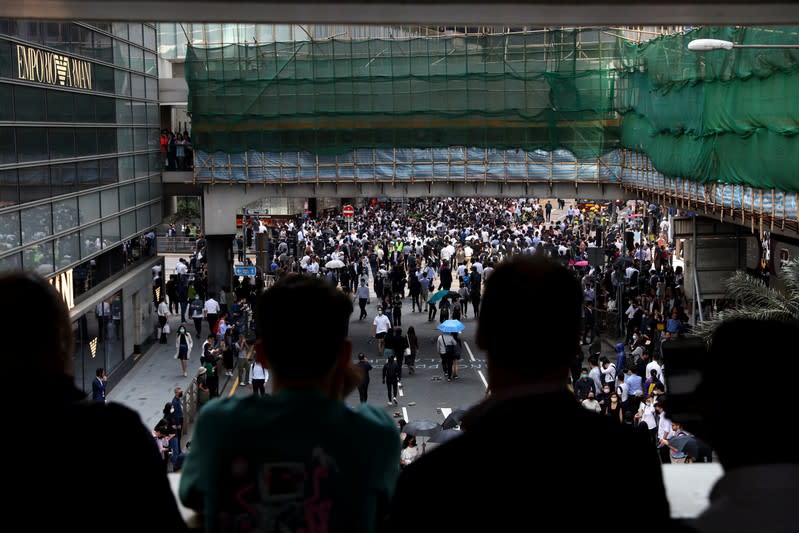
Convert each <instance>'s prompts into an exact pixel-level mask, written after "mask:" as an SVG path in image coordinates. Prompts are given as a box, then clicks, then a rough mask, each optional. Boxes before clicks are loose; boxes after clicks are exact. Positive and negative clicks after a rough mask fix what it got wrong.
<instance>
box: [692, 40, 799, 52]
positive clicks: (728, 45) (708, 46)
mask: <svg viewBox="0 0 799 533" xmlns="http://www.w3.org/2000/svg"><path fill="white" fill-rule="evenodd" d="M733 48H799V44H738V43H734V42H732V41H723V40H721V39H694V40H693V41H691V42H690V43H688V50H691V51H692V52H707V51H709V50H732V49H733Z"/></svg>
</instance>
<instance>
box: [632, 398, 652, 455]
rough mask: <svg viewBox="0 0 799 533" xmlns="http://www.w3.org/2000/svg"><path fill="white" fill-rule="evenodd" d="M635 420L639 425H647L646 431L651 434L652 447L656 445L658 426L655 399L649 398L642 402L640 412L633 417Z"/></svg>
mask: <svg viewBox="0 0 799 533" xmlns="http://www.w3.org/2000/svg"><path fill="white" fill-rule="evenodd" d="M633 420H634V421H635V423H637V424H639V425H640V424H646V429H647V431H648V432H649V440H650V441H651V442H652V446H654V445H655V442H656V439H657V430H658V424H657V420H656V419H655V399H654V397H652V396H649V397H648V398H646V399H643V400H642V401H641V404H640V405H639V407H638V412H637V413H635V415H634V416H633Z"/></svg>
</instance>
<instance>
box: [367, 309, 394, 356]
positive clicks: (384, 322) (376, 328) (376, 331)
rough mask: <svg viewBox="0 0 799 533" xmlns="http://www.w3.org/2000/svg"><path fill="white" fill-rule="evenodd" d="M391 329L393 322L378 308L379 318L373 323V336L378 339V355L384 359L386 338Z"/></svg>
mask: <svg viewBox="0 0 799 533" xmlns="http://www.w3.org/2000/svg"><path fill="white" fill-rule="evenodd" d="M389 329H391V320H389V319H388V317H387V316H386V315H384V314H383V308H382V307H378V308H377V316H376V317H375V319H374V321H373V322H372V336H373V337H374V338H375V339H377V343H376V344H377V355H378V357H383V349H384V348H385V338H386V334H387V333H388V330H389Z"/></svg>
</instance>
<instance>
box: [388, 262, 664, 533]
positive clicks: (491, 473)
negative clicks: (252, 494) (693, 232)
mask: <svg viewBox="0 0 799 533" xmlns="http://www.w3.org/2000/svg"><path fill="white" fill-rule="evenodd" d="M520 301H522V302H525V301H539V302H546V305H544V306H530V307H528V308H526V309H525V311H524V312H520V311H519V310H518V302H520ZM582 301H583V297H582V292H581V290H580V286H579V283H578V282H577V280H576V279H575V278H574V277H573V276H572V275H571V274H570V273H569V272H568V271H567V270H566V269H565V268H564V267H562V266H559V265H556V264H554V263H552V262H549V261H547V260H545V259H542V258H535V257H530V256H527V257H521V256H519V257H516V258H514V259H512V260H510V261H508V262H505V263H502V264H501V265H499V266H498V267H497V268H496V270H495V271H494V272H493V273H492V275H491V277H490V278H489V279H488V280H487V281H486V282H485V286H484V293H483V298H482V305H483V307H482V310H481V311H480V318H479V322H478V327H477V344H478V346H479V347H480V348H482V349H483V350H484V351H485V352H486V354H487V360H488V386H489V388H490V390H491V395H490V397H488V398H487V399H486V400H484V401H483V402H482V403H481V404H479V405H478V406H476V407H475V408H473V409H472V410H470V411H469V412H468V413H467V414H466V416H465V417H464V419H463V422H462V424H461V428H462V429H463V435H460V436H458V437H456V438H454V439H452V440H450V441H449V442H446V443H444V444H441V445H439V446H437V447H436V448H435V449H434V450H433V451H432V452H430V453H428V454H425V455H422V457H421V458H419V459H417V460H416V461H414V462H413V463H412V464H410V465H408V466H407V467H406V468H405V469H404V470H403V472H402V474H401V475H400V478H399V481H398V484H397V489H396V493H395V497H394V500H393V502H392V506H391V521H392V528H393V530H394V531H398V532H399V531H402V532H406V531H413V530H415V529H417V527H418V526H419V524H422V525H423V529H424V530H425V531H498V532H499V531H520V530H521V529H534V528H535V526H536V525H540V526H541V527H544V528H545V529H546V528H548V527H549V526H545V524H569V523H573V520H574V519H576V516H575V514H574V513H575V505H580V503H579V502H580V501H581V499H582V498H583V497H585V501H584V502H583V503H585V504H586V507H585V511H586V514H585V517H586V518H585V519H587V520H590V521H591V526H590V528H589V529H590V530H591V531H592V532H596V531H614V532H617V531H618V530H619V524H618V522H617V521H616V520H615V519H611V518H608V519H607V520H604V519H602V518H601V516H600V515H601V509H602V506H603V505H605V504H606V503H609V502H610V501H611V500H603V499H602V496H601V493H602V492H601V491H602V489H601V487H600V486H596V485H595V483H594V481H592V480H595V479H598V478H597V477H596V475H600V476H601V473H600V472H601V470H598V469H597V468H596V465H599V464H601V463H602V461H604V460H611V458H613V457H618V454H619V453H624V465H625V469H629V471H630V472H635V480H636V481H635V483H636V486H639V487H641V489H642V490H644V491H645V493H646V497H645V499H644V500H642V501H641V502H640V505H630V506H625V509H624V522H625V523H627V524H646V529H647V530H650V531H653V530H662V529H665V528H666V527H668V526H669V523H670V518H669V504H668V500H667V499H666V493H665V489H664V486H663V480H662V476H661V469H660V464H659V462H658V459H657V455H656V454H655V451H654V449H653V448H652V447H651V446H650V445H649V440H648V439H647V436H646V435H645V434H643V433H641V432H638V431H637V430H635V429H633V428H632V427H630V426H624V425H622V424H619V423H618V422H613V421H611V420H609V419H608V417H603V416H601V415H598V414H595V413H593V412H589V411H588V410H587V409H584V408H582V407H581V406H580V405H579V404H578V403H577V401H576V400H575V398H574V395H573V394H571V393H570V392H569V391H568V389H567V386H566V385H567V381H568V374H569V367H570V364H571V363H572V359H573V358H574V353H575V352H576V351H577V350H579V342H580V332H581V327H582V326H581V317H582ZM531 327H534V331H533V330H531V329H530V328H531ZM526 332H530V334H527V333H526ZM524 424H529V425H528V427H527V428H526V429H521V426H522V425H524ZM522 434H523V435H524V437H522V436H521V435H522ZM622 450H623V452H622ZM586 476H587V477H586ZM586 483H587V485H586ZM591 487H593V488H591ZM586 491H587V492H586ZM464 494H476V495H478V498H479V505H473V506H470V507H469V508H468V509H464V508H463V497H464ZM421 502H430V504H427V505H422V504H421ZM576 502H577V503H576ZM603 502H604V503H603ZM589 517H590V518H589ZM553 527H554V526H553ZM520 528H521V529H520Z"/></svg>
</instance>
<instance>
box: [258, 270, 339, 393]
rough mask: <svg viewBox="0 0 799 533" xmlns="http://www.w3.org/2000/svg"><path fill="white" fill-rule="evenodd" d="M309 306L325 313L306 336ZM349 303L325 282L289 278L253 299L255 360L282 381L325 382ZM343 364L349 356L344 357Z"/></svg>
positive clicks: (331, 365) (335, 354)
mask: <svg viewBox="0 0 799 533" xmlns="http://www.w3.org/2000/svg"><path fill="white" fill-rule="evenodd" d="M311 305H313V306H315V307H317V308H319V309H324V310H325V317H324V320H314V326H313V332H312V334H310V335H309V333H308V331H309V330H308V322H307V321H306V320H304V319H303V317H309V318H310V319H313V318H314V317H313V316H311V315H309V313H310V310H309V307H310V306H311ZM351 313H352V302H350V299H349V298H347V296H346V295H345V294H344V293H343V292H341V291H339V290H336V289H335V288H334V287H333V286H332V285H331V284H330V283H328V282H327V281H325V280H323V279H321V278H316V277H312V276H305V275H292V276H288V277H285V278H283V279H282V280H280V281H278V282H277V283H275V284H274V285H273V286H272V287H270V288H269V289H268V290H267V291H265V292H264V293H263V294H262V295H261V296H260V297H259V298H258V308H257V314H256V324H257V335H258V342H259V350H258V351H259V356H261V355H262V356H263V357H264V358H265V359H266V362H267V363H268V364H269V367H270V368H271V369H272V370H273V371H274V373H275V375H276V376H279V377H280V378H282V379H288V380H291V379H299V380H303V379H313V378H319V377H322V376H325V375H326V374H327V373H328V372H329V371H330V370H331V369H332V368H333V366H334V364H335V362H336V359H337V357H338V356H339V355H340V354H341V351H342V349H343V348H344V347H345V344H346V345H347V349H348V350H349V341H348V339H347V336H348V333H349V320H350V314H351ZM298 340H299V344H298ZM348 358H349V355H348Z"/></svg>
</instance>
